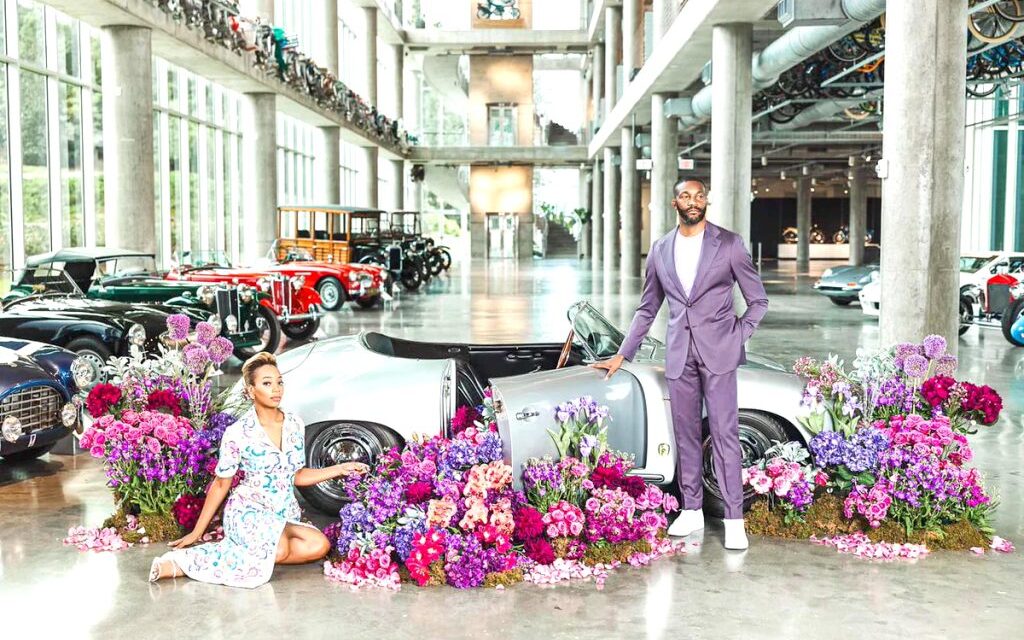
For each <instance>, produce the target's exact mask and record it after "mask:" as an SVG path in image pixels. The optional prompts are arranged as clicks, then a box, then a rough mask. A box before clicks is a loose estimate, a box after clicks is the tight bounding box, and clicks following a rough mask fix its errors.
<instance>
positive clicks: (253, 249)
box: [242, 93, 277, 263]
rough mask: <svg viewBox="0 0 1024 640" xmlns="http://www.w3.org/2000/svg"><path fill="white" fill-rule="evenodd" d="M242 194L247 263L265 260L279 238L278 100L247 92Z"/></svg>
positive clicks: (243, 126) (245, 96) (243, 140)
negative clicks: (260, 259) (275, 240)
mask: <svg viewBox="0 0 1024 640" xmlns="http://www.w3.org/2000/svg"><path fill="white" fill-rule="evenodd" d="M242 131H244V132H245V134H244V135H243V136H242V147H243V151H244V154H243V156H242V194H243V204H244V206H243V211H244V212H245V213H244V216H245V224H244V226H243V229H244V234H245V243H244V253H243V255H244V256H245V261H246V263H251V262H252V261H253V260H255V259H257V258H262V257H263V256H265V255H266V254H267V252H268V251H270V247H271V245H272V244H273V243H274V239H275V238H276V237H277V98H276V96H275V95H274V94H272V93H246V94H244V95H243V99H242Z"/></svg>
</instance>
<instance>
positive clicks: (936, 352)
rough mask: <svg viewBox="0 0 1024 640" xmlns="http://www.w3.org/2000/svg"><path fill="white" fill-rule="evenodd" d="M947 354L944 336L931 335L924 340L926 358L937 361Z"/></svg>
mask: <svg viewBox="0 0 1024 640" xmlns="http://www.w3.org/2000/svg"><path fill="white" fill-rule="evenodd" d="M945 353H946V339H945V338H943V337H942V336H937V335H930V336H928V337H927V338H925V339H924V357H926V358H928V359H929V360H935V359H936V358H940V357H942V356H943V355H944V354H945Z"/></svg>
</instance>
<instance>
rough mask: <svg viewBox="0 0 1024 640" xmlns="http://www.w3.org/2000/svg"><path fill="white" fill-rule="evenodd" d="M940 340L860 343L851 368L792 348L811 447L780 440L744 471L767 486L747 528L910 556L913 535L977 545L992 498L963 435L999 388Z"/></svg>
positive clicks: (989, 415) (982, 540)
mask: <svg viewBox="0 0 1024 640" xmlns="http://www.w3.org/2000/svg"><path fill="white" fill-rule="evenodd" d="M956 364H957V361H956V358H955V357H954V356H952V355H950V354H947V353H946V342H945V340H944V339H943V338H941V337H939V336H928V337H927V338H925V340H924V341H923V342H922V343H921V344H899V345H896V346H895V347H892V348H890V349H883V350H880V351H876V352H867V351H864V350H859V351H858V353H857V359H856V360H855V361H854V365H853V368H852V370H847V369H846V367H845V366H844V364H843V363H842V362H841V361H840V360H839V359H838V358H836V357H835V356H832V357H830V358H829V359H828V360H826V361H823V362H819V361H816V360H813V359H810V358H801V359H800V360H798V361H797V362H796V364H795V366H794V371H795V372H796V373H797V374H798V375H799V376H801V377H802V378H803V379H804V382H805V387H804V395H803V405H804V406H805V407H806V408H807V409H808V411H809V415H808V416H807V417H806V418H805V419H804V421H803V423H804V426H805V427H806V428H807V429H808V430H809V431H810V432H811V433H813V434H814V435H813V437H812V438H811V440H810V441H809V442H808V449H809V451H808V450H804V449H803V447H802V446H800V445H799V444H796V443H789V444H788V445H785V446H786V447H790V451H789V452H788V453H783V452H781V451H780V450H779V448H778V447H775V448H773V449H772V450H770V451H769V455H767V456H766V459H765V460H762V461H761V462H759V463H758V464H757V465H754V466H752V467H750V468H748V469H746V470H744V472H743V480H744V484H746V485H749V486H750V487H752V488H753V490H754V492H755V493H756V494H757V495H759V496H764V498H763V499H762V501H761V502H760V504H757V505H755V506H754V508H753V510H752V511H751V514H750V515H751V517H750V518H748V527H749V528H750V530H751V531H752V532H754V533H766V534H769V535H784V536H794V537H811V538H812V539H813V540H815V541H817V542H818V543H819V544H829V545H831V546H834V547H836V548H837V550H839V551H840V552H843V553H853V554H855V555H858V556H859V557H867V558H880V559H894V558H903V559H906V558H916V557H920V556H921V555H923V554H924V553H926V550H925V551H922V549H924V547H921V546H920V545H923V544H927V545H932V546H936V547H941V548H955V549H963V550H966V549H968V548H973V547H984V546H986V540H987V539H989V538H991V537H992V534H993V531H992V527H991V524H990V519H991V512H992V509H993V507H994V501H993V499H992V497H991V496H989V495H988V494H987V493H986V492H985V490H984V487H983V486H982V484H981V479H980V476H979V473H978V470H977V469H974V468H970V467H968V466H966V464H967V463H968V462H970V461H971V459H972V457H973V454H972V451H971V448H970V446H969V444H968V440H967V437H968V436H969V435H971V434H973V433H975V432H976V431H977V429H978V428H979V426H991V425H993V424H995V423H996V422H997V420H998V418H999V413H1000V411H1001V409H1002V399H1001V398H1000V397H999V394H998V393H996V392H995V391H994V390H993V389H991V388H990V387H987V386H979V385H975V384H972V383H970V382H966V381H959V380H957V379H956V378H955V377H954V375H955V372H956Z"/></svg>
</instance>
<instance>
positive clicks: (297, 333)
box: [281, 318, 320, 340]
mask: <svg viewBox="0 0 1024 640" xmlns="http://www.w3.org/2000/svg"><path fill="white" fill-rule="evenodd" d="M319 328H320V318H317V319H315V320H303V321H302V322H293V323H292V324H284V325H281V331H284V335H286V336H288V337H289V338H291V339H292V340H308V339H310V338H312V337H313V334H314V333H316V330H317V329H319Z"/></svg>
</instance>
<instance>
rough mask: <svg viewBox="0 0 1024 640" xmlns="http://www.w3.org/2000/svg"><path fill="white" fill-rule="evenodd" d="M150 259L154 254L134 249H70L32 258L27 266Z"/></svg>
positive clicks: (27, 261)
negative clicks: (113, 259) (137, 258)
mask: <svg viewBox="0 0 1024 640" xmlns="http://www.w3.org/2000/svg"><path fill="white" fill-rule="evenodd" d="M135 256H138V257H149V258H154V257H155V256H154V255H153V254H152V253H145V252H143V251H134V250H132V249H118V248H116V247H69V248H66V249H58V250H57V251H51V252H49V253H40V254H38V255H34V256H30V257H29V258H28V259H27V260H26V261H25V266H28V267H38V266H40V265H44V264H49V263H51V262H91V261H93V260H105V259H107V258H122V257H135Z"/></svg>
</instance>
